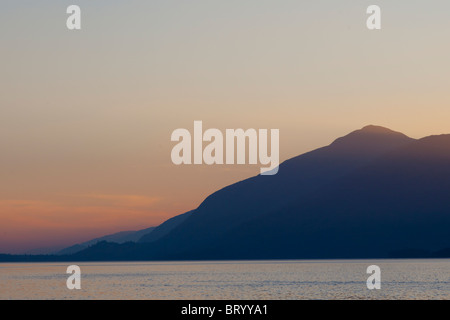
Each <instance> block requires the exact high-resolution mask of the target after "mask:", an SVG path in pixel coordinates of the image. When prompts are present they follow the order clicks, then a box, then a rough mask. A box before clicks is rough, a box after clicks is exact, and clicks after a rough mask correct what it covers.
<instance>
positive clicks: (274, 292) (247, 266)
mask: <svg viewBox="0 0 450 320" xmlns="http://www.w3.org/2000/svg"><path fill="white" fill-rule="evenodd" d="M73 264H77V265H78V266H79V267H80V268H81V290H69V289H68V288H67V286H66V280H67V278H68V277H69V275H68V274H66V269H67V267H68V264H63V263H11V264H10V263H7V264H0V299H276V300H279V299H283V300H285V299H450V260H449V259H446V260H343V261H337V260H321V261H304V260H295V261H221V262H217V261H214V262H209V261H203V262H111V263H73ZM370 265H378V266H379V267H380V268H381V289H380V290H369V289H368V288H367V285H366V281H367V278H368V277H369V274H366V269H367V267H368V266H370Z"/></svg>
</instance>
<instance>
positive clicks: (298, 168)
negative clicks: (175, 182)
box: [156, 126, 414, 257]
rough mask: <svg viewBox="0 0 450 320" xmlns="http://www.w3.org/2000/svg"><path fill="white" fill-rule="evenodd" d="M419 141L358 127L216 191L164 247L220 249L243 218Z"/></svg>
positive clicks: (298, 197)
mask: <svg viewBox="0 0 450 320" xmlns="http://www.w3.org/2000/svg"><path fill="white" fill-rule="evenodd" d="M413 141H414V139H411V138H408V137H407V136H405V135H403V134H401V133H398V132H394V131H391V130H389V129H386V128H382V127H377V126H367V127H364V128H363V129H361V130H357V131H354V132H352V133H350V134H349V135H347V136H345V137H343V138H339V139H337V140H336V141H335V142H333V143H332V144H331V145H330V146H328V147H324V148H320V149H317V150H315V151H312V152H309V153H306V154H303V155H301V156H298V157H295V158H292V159H290V160H288V161H286V162H284V163H283V164H281V165H280V170H279V173H278V174H277V175H275V176H256V177H253V178H250V179H247V180H244V181H241V182H238V183H236V184H233V185H231V186H228V187H226V188H224V189H221V190H219V191H217V192H215V193H214V194H212V195H210V196H209V197H208V198H207V199H206V200H205V201H204V202H203V203H202V204H201V205H200V206H199V207H198V208H197V209H196V210H195V211H194V212H193V214H192V216H191V217H189V218H188V219H187V220H186V221H185V222H183V223H182V224H181V225H179V226H178V227H177V228H175V229H174V230H173V231H172V232H171V233H170V234H169V235H167V236H166V237H164V238H162V239H161V247H164V248H166V249H165V251H166V252H170V253H166V254H167V255H168V256H170V254H173V255H174V256H178V255H185V256H186V257H188V256H189V255H190V254H191V253H192V252H197V251H198V252H201V251H203V252H204V251H205V250H206V251H208V250H209V251H211V252H214V251H215V250H216V249H215V247H216V244H214V243H215V242H216V240H217V239H224V238H226V237H227V236H228V234H230V233H232V232H233V230H234V229H235V228H238V227H239V226H241V225H242V224H244V223H246V222H248V221H252V220H258V219H260V218H261V217H262V216H265V215H266V214H268V213H270V212H272V211H274V210H278V209H280V208H283V207H285V206H288V205H289V204H290V203H293V202H296V201H299V200H302V199H304V200H306V199H308V198H309V197H310V196H311V194H312V193H313V192H314V191H315V190H317V189H318V188H319V187H321V186H322V185H324V184H327V183H330V182H332V181H334V180H335V179H337V178H339V177H342V176H344V175H346V174H348V173H349V172H352V171H354V170H356V169H357V168H360V167H362V166H365V165H367V164H368V163H370V162H371V161H374V160H375V159H377V158H379V157H381V156H382V155H383V154H385V153H387V152H389V151H391V150H393V149H395V148H399V147H401V146H405V145H408V144H410V143H412V142H413ZM206 247H210V249H207V248H206ZM167 248H170V250H167ZM156 250H157V251H158V249H156ZM159 254H163V253H162V252H160V253H159Z"/></svg>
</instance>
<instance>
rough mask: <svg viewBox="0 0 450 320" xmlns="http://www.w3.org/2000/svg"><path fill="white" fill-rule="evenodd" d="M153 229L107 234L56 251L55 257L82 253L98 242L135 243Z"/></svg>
mask: <svg viewBox="0 0 450 320" xmlns="http://www.w3.org/2000/svg"><path fill="white" fill-rule="evenodd" d="M154 229H155V227H150V228H146V229H142V230H139V231H121V232H117V233H113V234H109V235H106V236H103V237H100V238H95V239H92V240H89V241H86V242H83V243H78V244H75V245H73V246H70V247H67V248H64V249H62V250H59V251H56V252H55V254H56V255H70V254H74V253H77V252H79V251H82V250H84V249H86V248H88V247H90V246H93V245H95V244H97V243H98V242H102V241H107V242H112V243H125V242H137V241H139V239H140V238H142V237H143V236H145V235H147V234H150V233H151V232H152V231H153V230H154Z"/></svg>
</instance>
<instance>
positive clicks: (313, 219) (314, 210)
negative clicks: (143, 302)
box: [59, 126, 450, 260]
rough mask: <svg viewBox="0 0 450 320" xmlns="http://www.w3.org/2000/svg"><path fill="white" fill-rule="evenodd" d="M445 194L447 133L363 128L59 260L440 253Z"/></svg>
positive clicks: (446, 219) (449, 243) (449, 190)
mask: <svg viewBox="0 0 450 320" xmlns="http://www.w3.org/2000/svg"><path fill="white" fill-rule="evenodd" d="M449 195H450V135H441V136H430V137H426V138H423V139H419V140H416V139H412V138H409V137H407V136H405V135H404V134H402V133H399V132H395V131H392V130H389V129H387V128H383V127H379V126H366V127H364V128H362V129H360V130H356V131H354V132H351V133H350V134H348V135H346V136H344V137H341V138H338V139H336V140H335V141H334V142H333V143H332V144H330V145H329V146H326V147H323V148H319V149H317V150H314V151H311V152H308V153H305V154H302V155H300V156H297V157H295V158H292V159H289V160H287V161H285V162H283V163H282V164H281V165H280V170H279V172H278V174H277V175H274V176H261V175H258V176H256V177H252V178H250V179H246V180H243V181H240V182H237V183H235V184H232V185H230V186H227V187H225V188H223V189H221V190H219V191H217V192H215V193H213V194H211V195H210V196H209V197H207V198H206V199H205V200H204V201H203V202H202V203H201V205H200V206H199V207H198V208H197V209H195V210H193V211H190V212H188V213H186V214H184V215H180V216H177V217H174V218H172V219H170V220H168V221H167V222H166V223H164V224H162V225H161V226H160V227H158V228H160V230H159V232H157V230H158V228H156V229H155V230H153V231H152V232H151V233H149V234H147V235H145V236H143V237H142V238H141V239H140V240H139V242H138V243H131V242H127V243H124V244H114V243H108V242H100V243H98V244H96V245H94V246H91V247H88V248H86V249H85V250H82V251H80V252H78V253H76V254H74V255H71V256H62V257H59V259H66V258H67V259H72V260H75V259H76V260H171V259H175V260H185V259H187V260H190V259H331V258H388V257H413V258H415V257H424V258H426V257H444V256H446V255H447V254H448V253H449V249H448V248H450V232H449V231H450V200H449V199H450V197H449ZM155 232H157V233H156V234H155ZM152 234H153V236H152Z"/></svg>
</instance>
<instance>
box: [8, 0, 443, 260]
mask: <svg viewBox="0 0 450 320" xmlns="http://www.w3.org/2000/svg"><path fill="white" fill-rule="evenodd" d="M71 4H77V5H79V6H80V7H81V10H82V30H80V31H69V30H68V29H67V28H66V19H67V17H68V15H67V14H66V8H67V6H68V5H71ZM370 4H378V5H379V6H380V7H381V9H382V30H380V31H369V30H368V29H367V28H366V19H367V14H366V8H367V7H368V6H369V5H370ZM449 13H450V2H449V1H448V0H442V1H437V0H435V1H425V0H420V1H412V0H408V1H406V0H396V1H361V0H352V1H349V0H346V1H343V0H341V1H335V0H327V1H317V0H314V1H313V0H311V1H300V0H292V1H287V0H271V1H268V0H239V1H237V0H226V1H225V0H220V1H211V0H202V1H199V0H190V1H184V0H178V1H171V0H161V1H156V0H152V1H148V0H142V1H135V0H128V1H112V0H108V1H107V0H103V1H101V0H97V1H87V0H73V1H47V0H45V1H35V0H33V1H22V0H2V1H1V3H0V40H1V48H0V57H1V65H0V75H1V76H0V150H1V152H0V252H14V253H15V252H24V251H27V250H29V249H32V248H38V247H52V246H62V245H71V244H73V243H76V242H80V241H85V240H89V239H91V238H92V237H96V236H101V235H104V234H107V233H110V232H115V231H122V230H134V229H139V228H145V227H149V226H152V225H157V224H159V223H161V222H162V221H164V220H165V219H167V218H169V217H171V216H174V215H176V214H180V213H183V212H185V211H187V210H190V209H193V208H195V207H197V206H198V205H199V204H200V203H201V201H202V200H203V199H204V198H205V197H206V196H207V195H208V194H210V193H211V192H213V191H215V190H217V189H219V188H222V187H224V186H226V185H228V184H231V183H233V182H236V181H238V180H242V179H244V178H247V177H250V176H252V175H256V174H258V173H259V168H260V166H259V165H256V166H211V167H208V166H178V167H177V166H175V165H173V164H172V162H171V159H170V151H171V149H172V147H173V146H174V143H172V142H171V141H170V135H171V133H172V131H173V130H175V129H177V128H187V129H189V130H192V128H193V122H194V120H202V121H203V126H204V127H205V128H219V129H221V130H225V129H226V128H244V129H247V128H267V129H275V128H276V129H280V153H281V154H280V158H281V160H285V159H288V158H290V157H293V156H295V155H298V154H301V153H303V152H305V151H309V150H312V149H315V148H317V147H321V146H324V145H327V144H329V143H331V142H332V141H333V140H334V139H335V138H337V137H339V136H342V135H344V134H347V133H348V132H350V131H353V130H355V129H358V128H361V127H363V126H365V125H367V124H377V125H382V126H386V127H389V128H391V129H394V130H396V131H401V132H403V133H405V134H407V135H409V136H411V137H414V138H419V137H422V136H426V135H431V134H437V133H450V124H449V123H450V122H449V120H450V95H449V89H450V60H449V58H448V57H450V42H449V39H450V18H449Z"/></svg>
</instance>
